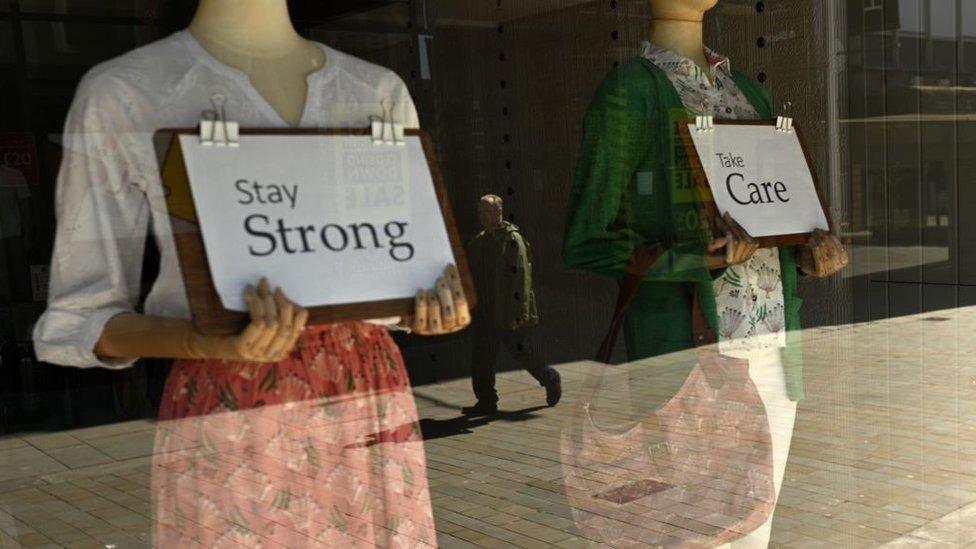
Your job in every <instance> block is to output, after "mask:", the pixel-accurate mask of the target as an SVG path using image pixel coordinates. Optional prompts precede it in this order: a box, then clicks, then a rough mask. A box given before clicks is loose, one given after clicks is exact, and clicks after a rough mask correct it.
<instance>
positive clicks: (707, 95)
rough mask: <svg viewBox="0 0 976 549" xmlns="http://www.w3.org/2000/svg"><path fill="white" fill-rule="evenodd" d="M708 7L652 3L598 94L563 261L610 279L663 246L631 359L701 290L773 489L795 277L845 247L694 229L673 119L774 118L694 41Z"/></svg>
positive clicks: (792, 339)
mask: <svg viewBox="0 0 976 549" xmlns="http://www.w3.org/2000/svg"><path fill="white" fill-rule="evenodd" d="M716 3H717V0H651V2H650V6H651V12H652V24H651V28H650V34H649V37H648V38H649V40H648V41H647V42H645V43H643V44H642V46H641V49H640V55H639V56H638V57H636V58H634V59H632V60H630V61H628V62H626V63H623V64H622V65H621V66H620V67H618V68H615V69H614V70H612V71H611V72H610V73H609V74H608V75H607V77H606V78H605V80H604V81H603V83H602V84H601V85H600V87H599V89H598V90H597V92H596V96H595V98H594V99H593V101H592V103H591V104H590V106H589V108H588V110H587V113H586V119H585V122H584V136H583V143H582V153H581V158H580V161H579V165H578V169H577V175H576V180H575V184H574V189H573V193H572V195H571V198H570V203H569V211H568V217H567V226H566V233H565V242H564V258H565V261H566V262H567V264H569V265H571V266H575V267H579V268H583V269H588V270H591V271H595V272H598V273H601V274H606V275H610V276H614V277H618V278H619V277H621V276H622V275H623V273H624V270H625V268H626V267H627V264H628V262H629V261H630V260H631V258H632V256H633V255H634V253H635V250H637V249H638V248H640V247H644V246H646V247H654V246H656V245H661V246H664V247H665V248H666V251H665V252H664V253H663V254H662V255H661V256H660V258H659V259H657V261H655V262H654V264H653V265H652V266H651V267H650V269H649V270H648V272H647V274H646V276H645V277H644V279H643V283H642V285H641V286H640V289H639V291H638V293H637V294H636V297H635V298H634V300H633V302H632V303H631V305H630V308H629V309H628V315H627V318H626V323H625V327H624V330H625V337H626V343H627V351H628V356H629V358H630V359H631V360H636V359H639V358H643V357H650V356H656V355H663V354H667V353H671V352H677V351H680V350H682V349H687V348H690V347H691V346H692V345H693V341H692V315H691V310H692V309H691V296H692V294H693V292H697V295H698V297H699V299H700V301H701V306H702V309H703V311H704V313H705V317H706V318H707V320H708V321H709V324H711V326H712V327H713V328H714V329H715V331H716V333H717V334H718V336H719V349H720V351H721V352H722V353H723V354H727V355H732V356H738V357H743V358H747V359H748V360H749V373H750V376H751V377H752V378H753V380H754V381H755V383H756V385H757V387H758V388H759V392H760V394H761V395H762V397H763V401H764V404H765V406H766V409H767V413H768V415H769V422H770V431H771V433H772V438H773V454H774V473H775V475H774V477H775V485H776V487H777V491H778V489H779V486H780V483H781V482H782V476H783V470H784V468H785V463H786V456H787V455H788V450H789V442H790V438H791V436H792V427H793V420H794V416H795V411H796V401H797V400H799V399H800V398H801V397H802V392H803V389H802V379H801V373H800V348H799V328H800V323H799V319H800V317H799V309H800V299H799V298H798V297H797V295H796V282H797V275H798V273H799V272H803V273H806V274H810V275H814V276H828V275H830V274H833V273H834V272H836V271H837V270H839V269H840V268H842V267H843V266H844V265H845V264H846V262H847V255H846V252H845V251H844V249H843V247H842V246H841V244H840V242H839V240H838V239H837V237H836V236H834V235H833V234H831V233H828V232H824V231H820V230H818V231H816V232H814V233H813V234H812V236H811V237H810V238H809V241H808V242H807V243H806V244H805V245H803V246H799V247H796V248H794V247H792V246H783V247H779V248H760V247H759V246H758V244H757V243H756V241H755V240H754V239H752V237H750V236H749V235H748V234H747V233H746V232H745V231H744V230H743V229H742V228H741V226H740V225H739V224H738V223H737V222H736V220H734V219H732V218H730V217H729V216H727V215H726V216H724V218H722V219H719V220H717V223H719V229H721V233H722V234H723V236H722V237H721V238H717V239H711V238H710V237H707V236H703V234H704V233H703V230H702V229H703V228H702V227H701V226H700V225H699V226H695V224H691V226H690V227H689V224H688V223H687V220H688V219H693V220H697V219H700V218H699V217H697V212H698V205H697V203H696V202H695V200H694V198H689V196H690V195H688V194H686V193H682V188H683V187H684V185H683V184H682V182H683V181H686V180H687V179H688V177H689V168H688V164H687V159H686V158H685V157H684V152H683V150H682V146H681V143H680V141H679V140H678V139H677V137H676V130H675V129H674V128H675V127H676V124H675V123H674V122H675V120H676V118H677V117H678V116H682V117H683V116H688V115H689V114H702V109H703V108H704V109H706V110H705V112H704V113H703V114H710V115H713V116H715V117H716V118H734V119H745V118H750V119H751V118H759V119H768V118H771V117H772V112H771V106H770V99H769V95H768V93H767V91H766V90H765V89H764V88H763V87H762V86H761V85H759V84H758V83H757V82H755V81H753V80H752V79H751V78H750V77H748V76H746V75H744V74H743V73H741V72H738V71H736V70H734V69H732V68H731V67H730V62H729V59H728V58H725V57H722V56H721V55H719V54H717V53H715V52H713V51H711V50H710V49H708V48H706V47H705V46H704V44H703V41H702V19H703V17H704V12H705V11H707V10H709V9H711V8H712V7H713V6H714V5H715V4H716ZM689 229H690V230H689ZM689 288H691V289H692V291H689ZM770 527H771V520H770V521H768V522H767V523H765V524H764V525H763V526H761V527H759V528H758V529H757V530H756V531H755V532H753V533H752V534H750V535H749V536H747V537H746V538H743V539H741V540H739V541H737V542H735V543H736V544H740V543H741V544H747V545H751V544H755V545H756V546H765V544H766V543H767V542H768V538H769V533H770Z"/></svg>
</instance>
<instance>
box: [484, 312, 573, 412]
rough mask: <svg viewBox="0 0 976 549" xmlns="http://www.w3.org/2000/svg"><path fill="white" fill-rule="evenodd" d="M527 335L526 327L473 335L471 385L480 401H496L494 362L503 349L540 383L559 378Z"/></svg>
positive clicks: (490, 330) (529, 333)
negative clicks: (534, 348)
mask: <svg viewBox="0 0 976 549" xmlns="http://www.w3.org/2000/svg"><path fill="white" fill-rule="evenodd" d="M530 335H531V330H530V329H527V328H523V329H519V330H514V331H513V330H505V329H500V328H492V329H489V330H488V331H487V332H485V333H482V334H480V335H479V336H476V340H475V343H474V347H473V348H472V355H471V387H472V388H473V389H474V396H475V397H476V398H477V399H478V401H479V402H481V401H485V402H490V403H493V404H494V403H497V402H498V393H497V392H496V391H495V363H496V362H498V353H499V351H500V350H502V349H503V348H504V349H505V350H507V351H508V354H509V355H511V356H512V357H513V358H514V359H515V360H516V361H517V362H518V364H519V366H521V367H522V369H523V370H525V371H526V372H528V373H529V374H530V375H532V377H534V378H535V380H536V381H538V382H539V385H546V384H547V383H549V382H551V381H554V380H556V379H557V378H558V377H559V373H558V372H556V370H555V369H553V368H552V367H550V366H548V365H547V364H546V363H545V361H544V360H543V359H542V357H541V356H539V355H538V354H536V353H535V351H534V350H533V349H532V346H531V345H530V343H529V339H530V337H529V336H530Z"/></svg>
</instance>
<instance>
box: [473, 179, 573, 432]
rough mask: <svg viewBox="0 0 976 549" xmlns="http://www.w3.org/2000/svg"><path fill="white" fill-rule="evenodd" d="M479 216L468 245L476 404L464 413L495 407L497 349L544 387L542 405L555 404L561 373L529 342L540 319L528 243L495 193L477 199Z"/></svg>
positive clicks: (480, 412)
mask: <svg viewBox="0 0 976 549" xmlns="http://www.w3.org/2000/svg"><path fill="white" fill-rule="evenodd" d="M478 220H479V221H480V222H481V226H482V227H484V230H483V231H481V232H480V233H478V234H477V236H475V237H474V239H473V240H472V241H471V244H470V245H469V247H468V252H469V255H470V257H471V262H472V264H473V267H474V269H473V270H474V278H475V283H476V284H477V289H478V299H479V302H480V304H481V306H480V307H477V308H476V309H475V322H476V323H477V324H479V325H480V330H481V332H480V334H479V335H478V336H476V339H475V344H474V348H473V354H472V361H471V370H472V371H471V385H472V387H473V388H474V395H475V397H477V399H478V402H477V403H476V404H475V405H474V406H469V407H466V408H464V413H466V414H469V415H486V414H493V413H495V412H497V411H498V393H497V392H496V391H495V362H496V359H497V358H498V351H499V349H500V348H501V347H504V348H505V349H507V350H508V352H509V354H511V355H512V356H513V357H514V358H515V359H516V360H517V361H518V363H519V364H520V365H521V366H522V368H524V369H525V370H526V371H527V372H529V373H530V374H532V377H534V378H535V379H536V381H538V382H539V384H540V385H542V386H543V387H545V388H546V403H547V404H548V405H549V406H555V405H556V403H557V402H559V397H560V396H562V386H561V384H560V379H559V372H557V371H556V370H554V369H553V368H551V367H549V366H547V365H546V363H545V361H544V360H543V359H542V357H540V356H539V355H537V354H536V353H535V352H534V351H533V350H532V348H531V346H530V345H529V343H528V340H529V334H530V330H531V328H532V327H533V326H535V325H536V324H538V322H539V313H538V310H537V309H536V304H535V292H534V291H533V290H532V263H531V259H530V255H529V244H528V243H527V242H526V241H525V239H524V238H522V235H521V233H519V230H518V227H516V226H515V225H514V224H512V223H509V222H507V221H504V220H503V219H502V199H501V197H499V196H496V195H493V194H489V195H485V196H483V197H481V202H480V203H479V204H478Z"/></svg>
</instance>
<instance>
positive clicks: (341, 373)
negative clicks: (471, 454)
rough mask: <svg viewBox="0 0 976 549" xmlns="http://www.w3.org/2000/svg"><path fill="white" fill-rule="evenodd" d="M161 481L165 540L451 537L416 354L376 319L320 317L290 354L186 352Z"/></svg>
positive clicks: (384, 543)
mask: <svg viewBox="0 0 976 549" xmlns="http://www.w3.org/2000/svg"><path fill="white" fill-rule="evenodd" d="M152 487H153V510H154V523H155V532H154V535H155V539H154V545H156V546H160V547H179V548H189V547H205V548H208V549H210V548H218V547H377V546H379V547H428V546H436V543H437V541H436V537H435V533H434V520H433V515H432V511H431V505H430V492H429V490H428V486H427V474H426V461H425V457H424V448H423V441H422V439H421V436H420V431H419V428H418V424H417V409H416V406H415V404H414V401H413V395H412V392H411V389H410V383H409V380H408V379H407V373H406V369H405V368H404V364H403V358H402V357H401V355H400V351H399V349H398V348H397V346H396V344H395V343H394V342H393V340H392V339H391V338H390V335H389V333H388V332H387V330H386V328H384V327H382V326H376V325H372V324H367V323H363V322H349V323H340V324H330V325H324V326H314V327H310V328H308V329H307V330H306V331H305V333H304V334H303V335H302V338H301V340H300V342H299V345H298V346H297V348H296V349H295V350H294V351H293V352H292V354H291V356H289V357H288V358H287V359H285V360H283V361H282V362H278V363H272V364H256V363H244V362H225V361H219V360H181V361H177V362H176V363H175V365H174V366H173V370H172V372H171V373H170V375H169V378H168V380H167V382H166V389H165V391H164V394H163V402H162V404H161V406H160V412H159V424H158V428H157V432H156V443H155V452H154V454H153V468H152Z"/></svg>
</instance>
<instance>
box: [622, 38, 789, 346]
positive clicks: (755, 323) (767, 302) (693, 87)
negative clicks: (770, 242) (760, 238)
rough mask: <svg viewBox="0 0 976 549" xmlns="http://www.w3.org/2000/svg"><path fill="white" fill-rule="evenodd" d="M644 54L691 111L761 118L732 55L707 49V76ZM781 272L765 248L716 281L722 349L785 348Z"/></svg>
mask: <svg viewBox="0 0 976 549" xmlns="http://www.w3.org/2000/svg"><path fill="white" fill-rule="evenodd" d="M641 57H644V58H645V59H647V60H648V61H651V62H652V63H654V64H655V65H656V66H658V67H659V68H661V69H662V70H663V71H664V72H665V74H667V76H668V79H669V80H670V81H671V84H673V85H674V87H675V90H677V92H678V95H679V96H680V97H681V102H682V103H684V106H685V108H686V109H688V110H689V111H691V112H693V113H696V114H703V113H708V114H711V115H712V116H714V117H715V118H732V119H742V118H746V119H749V118H752V119H754V118H756V110H755V109H754V108H753V106H752V104H751V103H749V100H748V99H747V98H746V96H745V95H744V94H743V93H742V91H741V90H739V87H738V86H736V84H735V81H733V79H732V77H731V67H730V66H729V59H728V58H727V57H724V56H722V55H719V54H717V53H715V52H713V51H712V50H710V49H708V48H705V59H706V60H707V61H708V64H709V65H710V70H709V71H707V72H708V74H706V72H705V71H703V70H702V69H701V67H699V66H698V65H697V64H695V62H694V61H692V60H691V59H689V58H687V57H684V56H682V55H680V54H678V53H675V52H673V51H671V50H668V49H665V48H663V47H661V46H658V45H656V44H651V43H650V42H646V41H645V42H643V43H642V44H641ZM780 275H781V273H780V265H779V250H778V249H777V248H760V249H759V250H758V251H757V252H756V253H755V254H754V255H753V256H752V258H750V259H749V261H746V262H745V263H742V264H739V265H732V266H730V267H729V268H727V269H726V270H725V273H724V274H723V275H722V276H720V277H719V278H717V279H716V280H715V283H714V287H715V304H716V306H717V310H718V316H719V319H718V322H719V350H720V351H721V352H722V353H725V354H729V353H733V354H734V353H736V352H737V351H738V352H749V351H755V350H760V349H771V348H777V347H785V346H786V330H785V328H786V315H785V313H784V307H783V281H782V277H781V276H780Z"/></svg>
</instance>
